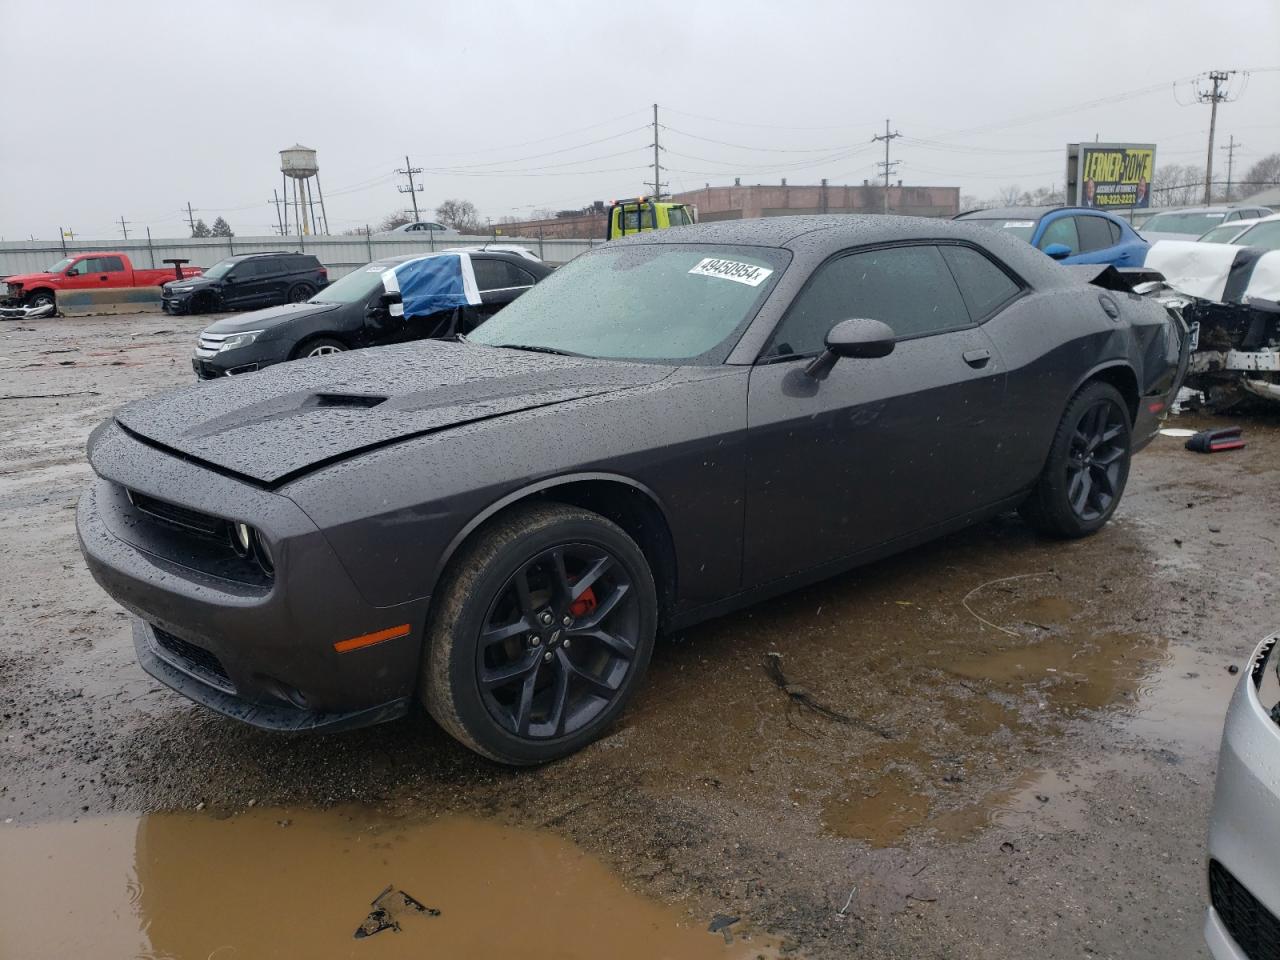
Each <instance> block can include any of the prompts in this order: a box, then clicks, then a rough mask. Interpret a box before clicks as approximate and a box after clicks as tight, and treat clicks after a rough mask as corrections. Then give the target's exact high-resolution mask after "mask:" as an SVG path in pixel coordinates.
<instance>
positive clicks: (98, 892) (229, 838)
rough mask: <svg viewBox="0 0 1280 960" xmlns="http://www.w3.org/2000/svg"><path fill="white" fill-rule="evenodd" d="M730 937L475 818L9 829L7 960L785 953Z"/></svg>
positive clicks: (2, 916)
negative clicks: (393, 925) (361, 934)
mask: <svg viewBox="0 0 1280 960" xmlns="http://www.w3.org/2000/svg"><path fill="white" fill-rule="evenodd" d="M388 887H390V888H391V890H390V892H388V893H387V894H385V895H383V896H382V897H381V898H380V899H379V896H380V894H382V893H383V891H384V890H386V889H387V888H388ZM401 891H403V893H404V894H408V898H406V897H404V896H402V894H401ZM375 899H378V907H380V908H381V909H382V910H383V913H382V914H378V915H375V913H374V911H375V906H374V905H373V901H374V900H375ZM415 902H416V903H417V904H418V905H420V906H421V907H423V908H424V909H422V910H420V909H418V906H415ZM432 911H439V914H438V915H435V914H434V913H433V912H432ZM392 922H394V923H397V924H398V925H399V926H400V929H399V931H397V930H395V929H391V928H386V929H382V930H380V931H379V932H376V933H374V934H372V935H371V936H366V937H364V938H360V939H357V938H356V937H355V934H356V931H357V929H360V928H362V927H363V929H364V930H365V931H370V930H375V929H377V928H378V927H380V926H385V925H386V924H389V923H392ZM730 929H731V932H733V933H736V934H737V935H736V936H735V937H734V942H733V944H732V945H729V944H727V943H726V942H725V939H724V937H723V935H722V934H719V933H717V934H711V933H708V932H707V929H706V923H705V922H702V921H696V922H695V921H690V920H689V918H688V917H687V916H686V915H685V913H683V912H682V911H681V910H679V909H678V908H676V907H673V906H669V905H665V904H660V903H656V902H653V901H650V900H646V899H644V898H642V897H640V896H637V895H636V894H633V893H631V892H630V891H628V890H627V889H626V888H625V887H624V886H623V884H622V882H621V880H619V879H618V878H617V877H616V876H615V875H614V874H612V873H611V872H610V871H609V870H608V869H607V868H606V867H605V866H604V865H603V864H602V863H601V862H600V861H598V860H596V859H595V858H593V857H591V856H589V855H587V854H586V853H584V852H583V851H581V850H580V849H578V848H577V847H575V846H573V845H572V844H570V843H568V842H567V841H565V840H563V839H561V838H560V837H558V836H556V835H555V834H552V833H547V832H542V831H530V830H522V829H519V828H514V827H509V826H503V825H500V824H497V823H493V822H490V821H483V820H477V819H472V818H463V817H453V816H450V817H444V818H441V819H439V820H435V821H431V822H427V823H414V822H406V821H397V820H391V819H370V818H369V817H368V816H367V815H366V814H364V813H363V812H355V811H349V812H341V811H327V812H314V811H313V812H288V811H282V810H265V809H256V810H250V811H248V812H247V813H243V814H239V815H236V816H232V817H228V818H226V819H215V818H213V817H209V816H206V815H200V814H195V815H190V814H153V815H150V816H147V817H143V818H142V819H140V820H133V819H126V818H114V819H106V820H91V821H90V820H86V821H81V822H79V823H50V824H42V825H38V826H22V827H16V826H7V827H2V826H0V954H3V955H4V956H11V957H22V958H24V960H26V958H30V960H38V958H44V957H48V958H60V960H61V958H65V957H73V956H102V957H133V956H139V957H146V958H157V960H158V958H180V957H181V958H185V957H200V958H205V957H211V958H217V960H234V958H249V957H273V956H279V957H307V958H328V957H361V958H366V957H371V958H382V957H402V956H404V957H408V956H413V957H423V956H434V957H489V956H501V955H507V956H519V957H529V958H548V960H550V958H555V960H573V958H582V960H588V958H598V957H616V958H622V960H627V958H635V960H652V958H654V957H669V958H688V960H701V958H714V960H747V958H752V960H754V958H758V957H776V956H777V952H776V950H775V949H774V948H773V947H772V946H771V945H770V944H769V943H768V942H766V941H765V940H764V939H763V938H751V937H750V935H749V932H748V931H745V930H744V929H743V925H742V924H737V925H735V926H733V927H732V928H730Z"/></svg>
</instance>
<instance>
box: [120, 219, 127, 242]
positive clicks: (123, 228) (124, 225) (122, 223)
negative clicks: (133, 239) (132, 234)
mask: <svg viewBox="0 0 1280 960" xmlns="http://www.w3.org/2000/svg"><path fill="white" fill-rule="evenodd" d="M120 229H121V231H123V233H124V238H125V239H126V240H128V239H129V221H128V220H126V219H125V218H124V214H123V213H122V214H120Z"/></svg>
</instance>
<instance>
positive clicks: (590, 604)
mask: <svg viewBox="0 0 1280 960" xmlns="http://www.w3.org/2000/svg"><path fill="white" fill-rule="evenodd" d="M595 608H596V592H595V590H593V589H592V588H591V587H587V589H585V590H583V591H582V596H580V597H579V598H578V599H577V600H575V601H573V603H571V604H570V605H569V613H570V615H571V616H572V617H573V619H575V620H581V619H582V618H583V617H585V616H586V615H587V614H589V613H591V612H592V611H593V610H595Z"/></svg>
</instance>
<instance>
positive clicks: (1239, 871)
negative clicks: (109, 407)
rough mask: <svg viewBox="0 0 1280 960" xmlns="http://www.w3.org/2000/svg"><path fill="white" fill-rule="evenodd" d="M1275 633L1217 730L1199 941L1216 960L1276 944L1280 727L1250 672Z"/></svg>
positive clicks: (1279, 925) (1246, 956)
mask: <svg viewBox="0 0 1280 960" xmlns="http://www.w3.org/2000/svg"><path fill="white" fill-rule="evenodd" d="M1277 636H1280V635H1273V636H1271V637H1268V638H1267V640H1265V641H1264V642H1263V643H1262V645H1260V646H1259V647H1258V649H1257V651H1255V653H1254V656H1253V657H1252V658H1251V659H1250V661H1249V668H1248V669H1246V670H1245V671H1244V676H1242V677H1241V678H1240V683H1239V685H1238V686H1237V687H1236V691H1235V694H1234V695H1233V696H1232V698H1231V705H1230V707H1228V709H1227V719H1226V725H1225V727H1224V729H1223V733H1222V748H1221V751H1220V752H1219V758H1218V778H1217V786H1216V789H1215V791H1214V798H1213V814H1212V817H1211V819H1210V822H1209V859H1210V861H1211V864H1216V866H1211V867H1210V870H1211V876H1212V882H1211V884H1210V905H1209V907H1208V910H1207V911H1206V916H1205V940H1206V942H1207V943H1208V945H1209V949H1210V952H1212V953H1213V955H1214V956H1215V957H1217V958H1218V960H1264V958H1266V960H1269V958H1272V957H1275V956H1276V955H1277V954H1276V952H1275V951H1276V950H1277V943H1280V941H1277V940H1276V939H1275V938H1277V937H1280V830H1277V829H1276V824H1278V823H1280V724H1278V723H1277V722H1276V721H1275V720H1273V719H1272V718H1271V716H1270V715H1269V713H1268V708H1267V707H1266V706H1265V705H1264V704H1263V702H1262V700H1261V699H1260V698H1259V696H1258V686H1257V682H1258V674H1259V673H1260V672H1261V671H1256V670H1255V669H1254V667H1256V666H1257V665H1258V664H1259V663H1261V660H1260V657H1261V656H1262V654H1263V653H1264V652H1270V651H1271V650H1272V648H1273V645H1275V644H1276V643H1277ZM1276 657H1280V651H1277V652H1274V653H1271V660H1270V663H1269V664H1267V669H1268V670H1270V671H1274V670H1275V668H1276ZM1260 937H1261V938H1263V939H1264V941H1265V944H1264V946H1263V947H1262V948H1261V949H1260V948H1259V942H1260V941H1259V938H1260ZM1268 948H1269V949H1270V951H1271V952H1269V953H1268V952H1266V950H1267V949H1268Z"/></svg>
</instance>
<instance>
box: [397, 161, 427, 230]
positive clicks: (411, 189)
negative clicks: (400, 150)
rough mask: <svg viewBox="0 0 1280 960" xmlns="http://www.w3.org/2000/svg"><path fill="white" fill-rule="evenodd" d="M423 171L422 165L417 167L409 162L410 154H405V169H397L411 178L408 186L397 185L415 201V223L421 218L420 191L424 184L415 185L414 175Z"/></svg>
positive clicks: (403, 175)
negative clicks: (419, 213)
mask: <svg viewBox="0 0 1280 960" xmlns="http://www.w3.org/2000/svg"><path fill="white" fill-rule="evenodd" d="M421 172H422V168H421V167H415V166H413V165H412V164H410V163H409V155H408V154H405V157H404V169H403V170H397V171H396V173H398V174H400V176H402V177H408V178H409V185H408V186H407V187H396V189H397V190H399V191H400V192H401V193H407V194H408V195H409V199H411V200H412V201H413V222H414V223H417V222H418V220H419V219H420V218H419V217H418V191H420V190H421V189H422V184H418V185H416V186H415V185H414V183H413V175H414V174H415V173H421Z"/></svg>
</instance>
